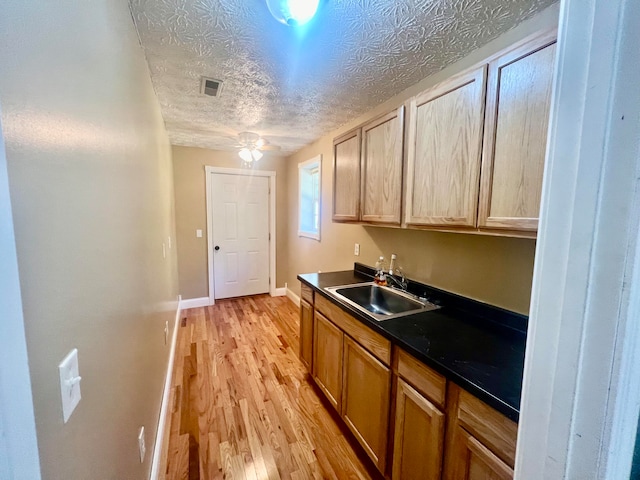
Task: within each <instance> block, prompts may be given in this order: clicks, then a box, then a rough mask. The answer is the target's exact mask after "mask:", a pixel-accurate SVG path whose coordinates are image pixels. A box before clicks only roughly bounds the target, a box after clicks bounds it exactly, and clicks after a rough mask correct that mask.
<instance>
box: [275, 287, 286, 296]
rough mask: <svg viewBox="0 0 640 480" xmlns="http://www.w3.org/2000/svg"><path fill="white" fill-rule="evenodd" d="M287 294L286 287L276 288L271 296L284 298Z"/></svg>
mask: <svg viewBox="0 0 640 480" xmlns="http://www.w3.org/2000/svg"><path fill="white" fill-rule="evenodd" d="M286 294H287V288H286V287H282V288H276V289H274V290H273V293H272V294H271V296H272V297H284V296H285V295H286Z"/></svg>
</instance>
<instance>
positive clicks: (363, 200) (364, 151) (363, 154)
mask: <svg viewBox="0 0 640 480" xmlns="http://www.w3.org/2000/svg"><path fill="white" fill-rule="evenodd" d="M394 119H397V120H398V125H397V129H396V130H395V150H394V152H393V159H392V162H394V163H397V164H398V168H399V177H400V178H399V179H398V182H397V184H396V185H394V186H392V187H395V189H397V192H395V193H394V189H393V188H390V196H391V197H394V196H396V195H397V201H396V204H395V205H393V207H394V211H393V213H392V214H388V215H375V214H367V213H366V208H367V178H368V177H367V175H368V173H369V169H368V168H367V159H368V151H369V150H368V144H367V132H368V131H369V130H373V129H374V128H377V127H379V126H381V125H383V124H385V123H386V122H389V121H391V120H394ZM360 142H361V146H360V219H361V220H362V221H363V222H376V223H383V224H393V225H400V223H401V221H402V196H403V195H402V190H403V186H404V178H403V175H404V172H403V163H404V162H403V151H404V105H401V106H400V107H398V108H396V109H394V110H392V111H391V112H389V113H386V114H384V115H381V116H379V117H377V118H375V119H373V120H371V121H370V122H368V123H366V124H364V125H363V126H362V127H361V134H360Z"/></svg>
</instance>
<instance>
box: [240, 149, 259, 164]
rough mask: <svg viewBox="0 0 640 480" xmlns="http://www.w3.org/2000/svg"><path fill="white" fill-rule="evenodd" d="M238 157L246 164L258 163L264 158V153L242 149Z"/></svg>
mask: <svg viewBox="0 0 640 480" xmlns="http://www.w3.org/2000/svg"><path fill="white" fill-rule="evenodd" d="M238 155H239V156H240V158H241V159H242V160H244V162H245V163H251V162H257V161H258V160H260V159H261V158H262V152H261V151H260V150H257V149H255V148H251V149H249V148H246V147H245V148H241V149H240V151H239V152H238Z"/></svg>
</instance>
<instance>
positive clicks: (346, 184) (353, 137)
mask: <svg viewBox="0 0 640 480" xmlns="http://www.w3.org/2000/svg"><path fill="white" fill-rule="evenodd" d="M360 132H361V130H360V129H359V128H358V129H356V130H353V131H351V132H348V133H346V134H345V135H342V136H341V137H338V138H336V139H335V140H334V141H333V217H332V218H333V220H334V221H336V222H356V221H358V220H360Z"/></svg>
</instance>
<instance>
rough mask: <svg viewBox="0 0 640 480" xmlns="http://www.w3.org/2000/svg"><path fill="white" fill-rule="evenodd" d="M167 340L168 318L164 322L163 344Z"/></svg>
mask: <svg viewBox="0 0 640 480" xmlns="http://www.w3.org/2000/svg"><path fill="white" fill-rule="evenodd" d="M168 341H169V320H167V321H166V322H164V344H165V345H166V344H167V342H168Z"/></svg>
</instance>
